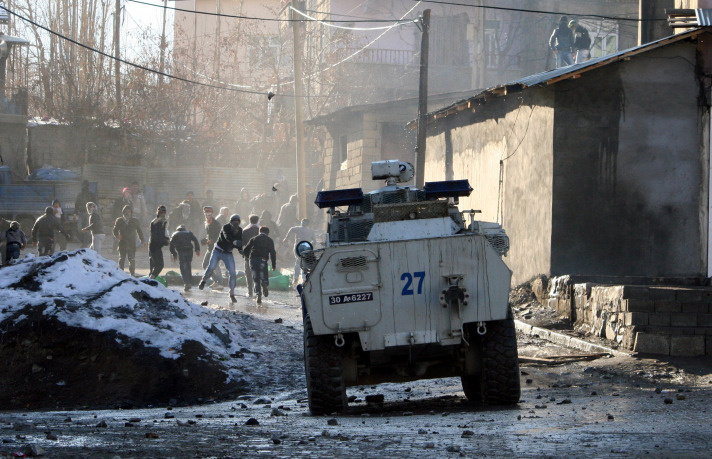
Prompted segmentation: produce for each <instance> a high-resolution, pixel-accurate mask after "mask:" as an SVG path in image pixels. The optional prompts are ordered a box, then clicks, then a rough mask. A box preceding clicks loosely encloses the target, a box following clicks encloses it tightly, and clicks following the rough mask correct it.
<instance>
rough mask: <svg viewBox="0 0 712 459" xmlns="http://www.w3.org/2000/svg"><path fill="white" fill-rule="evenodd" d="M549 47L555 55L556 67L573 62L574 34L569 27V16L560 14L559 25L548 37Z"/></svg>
mask: <svg viewBox="0 0 712 459" xmlns="http://www.w3.org/2000/svg"><path fill="white" fill-rule="evenodd" d="M549 47H550V48H551V50H552V51H554V54H555V55H556V68H560V67H564V66H567V65H571V64H573V63H574V58H573V47H574V34H573V32H571V29H569V18H568V17H567V16H561V19H559V26H558V27H557V28H556V29H554V31H553V32H552V33H551V37H550V38H549Z"/></svg>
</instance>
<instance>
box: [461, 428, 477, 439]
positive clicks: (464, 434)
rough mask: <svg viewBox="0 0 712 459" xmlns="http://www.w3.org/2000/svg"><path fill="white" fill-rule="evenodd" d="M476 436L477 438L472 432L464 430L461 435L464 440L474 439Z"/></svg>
mask: <svg viewBox="0 0 712 459" xmlns="http://www.w3.org/2000/svg"><path fill="white" fill-rule="evenodd" d="M474 436H475V433H474V432H473V431H471V430H463V431H462V435H461V437H462V438H472V437H474Z"/></svg>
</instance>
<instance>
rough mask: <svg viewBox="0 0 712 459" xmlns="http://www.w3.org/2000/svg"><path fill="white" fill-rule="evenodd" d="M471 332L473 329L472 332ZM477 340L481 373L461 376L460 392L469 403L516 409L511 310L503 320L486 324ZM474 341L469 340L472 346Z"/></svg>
mask: <svg viewBox="0 0 712 459" xmlns="http://www.w3.org/2000/svg"><path fill="white" fill-rule="evenodd" d="M473 330H474V328H473ZM474 336H476V337H477V341H479V343H480V344H481V351H482V353H481V359H482V372H481V373H480V374H478V375H468V374H465V373H463V375H462V389H463V391H464V392H465V395H466V396H467V398H468V399H469V400H471V401H481V402H482V403H485V404H487V405H515V404H517V403H518V402H519V397H520V396H521V386H520V381H519V356H518V353H517V332H516V330H515V328H514V318H513V316H512V312H511V310H510V311H508V313H507V318H506V319H504V320H498V321H492V322H487V333H485V334H484V335H482V336H480V335H476V332H475V333H471V334H470V337H471V338H473V337H474ZM472 341H474V340H472V339H471V342H472Z"/></svg>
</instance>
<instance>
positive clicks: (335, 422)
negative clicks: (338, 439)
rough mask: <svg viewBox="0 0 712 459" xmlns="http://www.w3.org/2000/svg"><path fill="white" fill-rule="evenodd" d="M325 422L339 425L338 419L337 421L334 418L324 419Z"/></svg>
mask: <svg viewBox="0 0 712 459" xmlns="http://www.w3.org/2000/svg"><path fill="white" fill-rule="evenodd" d="M326 423H327V424H329V425H330V426H338V425H339V421H337V420H336V419H333V418H332V419H329V420H328V421H326Z"/></svg>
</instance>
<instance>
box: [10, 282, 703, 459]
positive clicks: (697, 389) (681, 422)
mask: <svg viewBox="0 0 712 459" xmlns="http://www.w3.org/2000/svg"><path fill="white" fill-rule="evenodd" d="M239 293H241V294H243V295H244V294H245V291H243V290H239ZM186 296H187V297H189V298H190V299H191V300H192V301H195V302H198V303H200V302H202V301H206V300H207V301H208V302H209V306H208V307H211V308H218V309H222V310H223V313H224V314H237V315H241V314H249V315H251V316H253V317H254V318H255V319H258V320H254V321H252V322H254V323H255V324H256V325H259V323H260V320H262V321H264V325H265V327H264V328H263V327H259V326H255V328H254V330H252V333H254V334H255V336H262V337H263V338H264V342H263V346H262V347H261V349H262V350H261V352H262V354H263V355H262V357H263V358H262V359H260V361H261V362H262V363H261V365H260V368H254V369H253V370H254V371H255V372H257V373H259V374H260V375H262V379H261V380H262V381H264V384H261V385H260V386H259V387H253V388H251V391H250V394H249V395H247V396H243V397H240V399H238V400H234V401H230V402H224V403H210V402H209V401H206V403H205V404H204V405H200V406H190V407H178V406H173V407H170V406H169V407H156V408H151V409H140V410H105V411H95V410H85V411H72V412H3V413H1V414H0V439H1V440H2V443H1V444H0V456H2V457H12V456H13V454H15V453H26V454H28V455H32V454H38V453H40V454H44V455H45V456H46V457H92V458H97V457H99V458H102V457H106V458H116V457H121V458H126V457H176V458H182V457H254V456H265V457H295V456H328V457H330V456H340V457H376V456H379V457H389V456H390V457H405V456H409V457H414V456H417V457H447V456H453V457H456V456H467V457H474V456H482V455H487V456H508V457H511V456H520V457H521V456H523V457H533V456H567V457H583V456H626V457H628V456H644V455H650V456H654V457H669V456H685V457H694V456H697V457H703V456H704V457H708V456H709V451H710V450H711V449H712V423H710V419H712V415H711V413H710V412H709V410H710V409H711V408H710V407H711V406H712V404H711V403H710V402H711V401H712V370H711V367H710V365H709V364H708V363H707V364H706V362H704V361H677V362H660V361H657V360H651V359H637V358H634V357H614V358H600V359H597V360H593V361H585V360H581V361H573V362H571V361H569V362H568V363H565V364H561V365H558V364H555V363H556V362H546V361H537V360H536V359H528V360H527V359H523V362H524V363H523V364H522V367H521V370H522V389H523V390H522V399H521V402H520V403H519V405H518V406H516V407H513V408H507V409H501V408H490V407H482V406H473V405H470V404H468V403H467V402H466V400H465V398H464V395H463V393H462V391H461V387H460V381H459V380H458V379H443V380H435V381H419V382H416V383H410V384H385V385H380V386H374V387H356V388H351V389H349V390H348V395H349V396H350V397H351V403H350V405H349V406H350V409H349V411H348V412H347V413H346V414H344V415H340V416H334V417H313V416H310V415H309V413H308V410H307V407H306V403H305V398H306V390H305V385H304V376H303V372H302V368H301V365H302V362H301V359H300V355H301V354H300V352H301V313H300V310H299V305H298V302H297V298H296V297H295V296H294V294H293V293H290V292H279V293H277V292H274V294H273V295H272V296H271V298H270V301H269V302H268V303H265V306H264V307H262V308H257V306H256V305H254V304H253V303H252V302H251V301H250V300H248V299H247V298H241V299H240V301H239V302H238V304H237V305H235V306H230V305H229V303H228V302H227V295H226V293H224V292H222V293H219V292H210V291H204V292H199V291H193V292H190V293H188V294H187V295H186ZM279 319H281V321H280V320H279ZM279 327H281V328H279ZM519 346H520V354H521V355H522V356H523V357H527V356H528V357H536V358H541V357H551V356H559V355H571V354H576V353H577V352H576V351H572V350H570V349H563V348H560V347H557V346H554V345H551V344H548V343H546V342H544V341H541V340H539V339H537V338H530V337H526V338H524V337H521V338H520V342H519ZM554 360H556V359H554ZM532 362H533V363H532ZM368 395H382V396H383V398H384V402H383V404H378V403H376V404H367V403H366V402H365V399H366V396H368Z"/></svg>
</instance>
